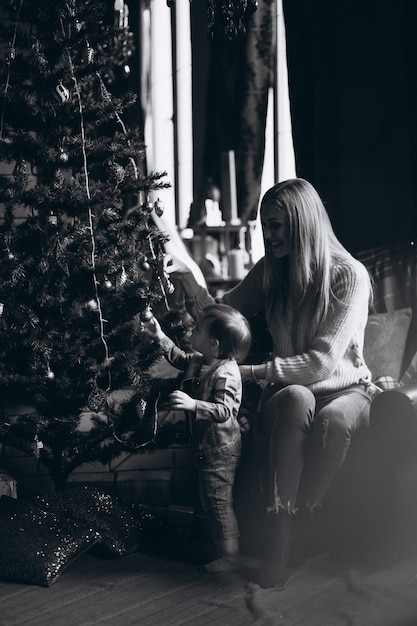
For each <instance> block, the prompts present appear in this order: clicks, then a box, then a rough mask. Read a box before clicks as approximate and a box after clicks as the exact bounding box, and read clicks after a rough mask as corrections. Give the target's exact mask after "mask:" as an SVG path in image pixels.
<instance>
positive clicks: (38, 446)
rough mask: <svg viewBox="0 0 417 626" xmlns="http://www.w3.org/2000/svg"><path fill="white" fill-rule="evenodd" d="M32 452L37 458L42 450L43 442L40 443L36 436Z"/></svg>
mask: <svg viewBox="0 0 417 626" xmlns="http://www.w3.org/2000/svg"><path fill="white" fill-rule="evenodd" d="M31 447H32V452H33V454H34V455H35V456H36V457H39V454H40V451H41V450H42V448H43V441H40V439H39V437H38V435H37V434H36V435H35V437H34V440H33V444H32V446H31Z"/></svg>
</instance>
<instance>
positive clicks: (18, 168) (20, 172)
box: [13, 159, 29, 181]
mask: <svg viewBox="0 0 417 626" xmlns="http://www.w3.org/2000/svg"><path fill="white" fill-rule="evenodd" d="M28 175H29V171H28V167H27V164H26V161H25V160H24V159H20V160H19V161H16V165H15V166H14V169H13V178H14V179H15V180H16V181H17V180H23V179H25V178H27V177H28Z"/></svg>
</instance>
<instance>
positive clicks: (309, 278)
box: [260, 178, 353, 330]
mask: <svg viewBox="0 0 417 626" xmlns="http://www.w3.org/2000/svg"><path fill="white" fill-rule="evenodd" d="M265 205H268V206H275V207H276V208H277V209H281V210H283V211H285V213H286V215H287V219H288V226H289V240H290V241H289V243H290V254H289V257H288V259H286V263H287V264H288V265H287V268H286V269H285V270H284V271H285V274H286V275H285V276H282V271H283V266H284V265H285V263H277V259H275V257H274V256H273V254H272V253H271V252H270V251H269V250H268V246H265V248H266V250H265V275H264V286H265V294H266V312H267V316H268V317H269V313H271V314H272V313H273V310H274V309H276V308H277V306H278V307H281V308H282V310H283V313H284V314H286V313H287V312H288V311H289V310H290V309H291V310H297V308H299V307H301V308H302V306H303V300H304V299H305V297H306V296H307V295H309V296H310V297H309V298H307V299H306V300H305V302H307V301H308V303H309V306H311V304H312V298H313V299H314V305H315V306H314V311H313V312H312V320H313V326H316V325H317V324H318V323H319V321H320V319H321V317H322V316H323V315H325V314H326V312H327V310H328V308H329V304H330V299H331V268H332V263H334V260H335V259H336V258H337V259H340V260H346V261H350V262H352V260H353V258H352V256H351V254H350V253H349V252H348V251H347V250H346V248H344V246H343V245H342V244H341V243H340V241H339V240H338V239H337V237H336V235H335V233H334V231H333V228H332V225H331V223H330V219H329V216H328V215H327V212H326V209H325V208H324V205H323V202H322V200H321V198H320V196H319V194H318V193H317V191H316V190H315V189H314V187H313V186H312V185H311V184H310V183H309V182H308V181H306V180H304V179H302V178H294V179H290V180H286V181H284V182H281V183H278V184H276V185H274V186H273V187H271V188H270V189H269V190H268V191H267V192H266V193H265V195H264V196H263V198H262V201H261V207H260V210H261V216H262V208H263V207H264V206H265ZM278 294H279V295H278ZM310 330H313V329H310Z"/></svg>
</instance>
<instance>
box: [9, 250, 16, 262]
mask: <svg viewBox="0 0 417 626" xmlns="http://www.w3.org/2000/svg"><path fill="white" fill-rule="evenodd" d="M7 257H8V259H9V261H14V260H15V258H16V257H15V255H14V254H13V252H9V254H8V255H7Z"/></svg>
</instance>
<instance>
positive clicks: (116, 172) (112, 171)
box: [106, 159, 125, 185]
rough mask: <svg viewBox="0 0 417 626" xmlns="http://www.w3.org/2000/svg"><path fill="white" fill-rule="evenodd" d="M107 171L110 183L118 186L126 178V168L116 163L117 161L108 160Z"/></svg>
mask: <svg viewBox="0 0 417 626" xmlns="http://www.w3.org/2000/svg"><path fill="white" fill-rule="evenodd" d="M106 170H107V173H108V176H109V179H110V181H111V182H112V183H114V184H116V185H118V184H119V183H121V182H122V180H123V179H124V177H125V170H124V168H123V167H122V166H121V165H120V164H119V163H116V161H114V160H113V159H108V161H107V162H106Z"/></svg>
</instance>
